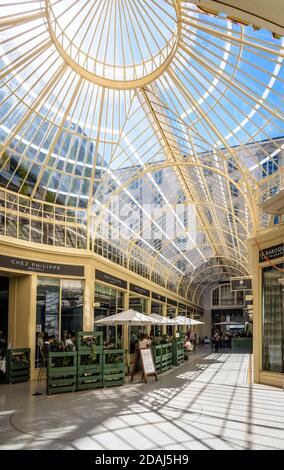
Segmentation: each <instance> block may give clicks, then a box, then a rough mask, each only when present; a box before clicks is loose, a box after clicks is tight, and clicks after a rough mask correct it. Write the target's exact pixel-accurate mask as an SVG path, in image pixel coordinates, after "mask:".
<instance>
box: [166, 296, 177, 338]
mask: <svg viewBox="0 0 284 470" xmlns="http://www.w3.org/2000/svg"><path fill="white" fill-rule="evenodd" d="M176 316H177V302H176V301H175V300H173V299H170V298H167V318H168V319H171V320H172V319H174V318H176ZM176 331H177V327H176V326H174V325H167V335H168V336H174V335H175V333H176Z"/></svg>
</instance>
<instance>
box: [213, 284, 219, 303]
mask: <svg viewBox="0 0 284 470" xmlns="http://www.w3.org/2000/svg"><path fill="white" fill-rule="evenodd" d="M212 305H213V307H216V306H218V305H219V287H216V288H215V289H214V290H213V291H212Z"/></svg>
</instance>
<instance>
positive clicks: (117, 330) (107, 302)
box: [94, 284, 124, 347]
mask: <svg viewBox="0 0 284 470" xmlns="http://www.w3.org/2000/svg"><path fill="white" fill-rule="evenodd" d="M123 306H124V292H121V291H119V290H116V289H113V288H111V287H106V286H104V285H102V284H95V308H94V320H99V319H100V318H104V317H108V316H110V315H115V314H116V313H119V312H121V311H122V310H123ZM96 330H97V331H103V333H104V340H107V341H110V342H113V343H115V344H116V345H117V346H118V347H120V346H121V345H122V326H107V327H105V326H96Z"/></svg>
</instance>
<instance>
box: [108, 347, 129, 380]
mask: <svg viewBox="0 0 284 470" xmlns="http://www.w3.org/2000/svg"><path fill="white" fill-rule="evenodd" d="M124 383H125V351H124V349H104V351H103V387H113V386H115V385H123V384H124Z"/></svg>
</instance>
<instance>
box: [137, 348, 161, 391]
mask: <svg viewBox="0 0 284 470" xmlns="http://www.w3.org/2000/svg"><path fill="white" fill-rule="evenodd" d="M139 359H140V362H141V365H142V370H143V374H142V379H144V381H145V383H147V377H151V376H154V377H155V378H156V380H158V377H157V372H156V367H155V363H154V359H153V354H152V350H151V348H147V349H138V350H137V352H136V356H135V361H134V365H133V370H132V375H131V382H132V380H133V377H134V374H135V372H136V370H137V369H138V364H139Z"/></svg>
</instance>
